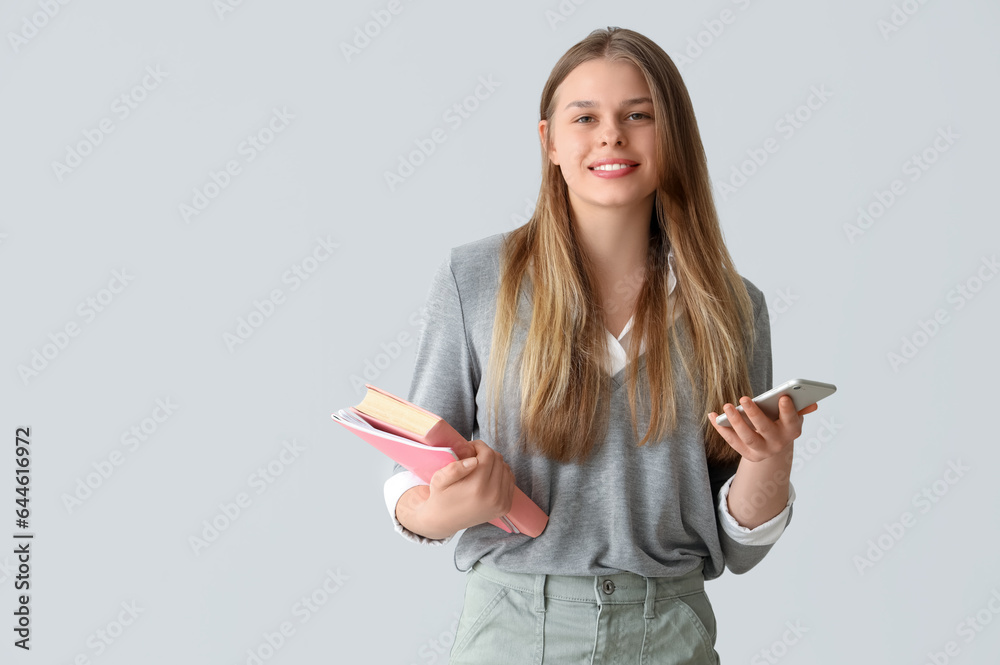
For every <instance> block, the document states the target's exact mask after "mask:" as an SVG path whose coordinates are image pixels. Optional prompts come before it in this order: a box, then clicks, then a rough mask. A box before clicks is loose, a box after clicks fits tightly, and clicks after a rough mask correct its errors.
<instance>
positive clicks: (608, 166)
mask: <svg viewBox="0 0 1000 665" xmlns="http://www.w3.org/2000/svg"><path fill="white" fill-rule="evenodd" d="M635 166H639V165H638V164H601V165H600V166H591V167H590V170H591V171H621V170H622V169H629V168H633V167H635Z"/></svg>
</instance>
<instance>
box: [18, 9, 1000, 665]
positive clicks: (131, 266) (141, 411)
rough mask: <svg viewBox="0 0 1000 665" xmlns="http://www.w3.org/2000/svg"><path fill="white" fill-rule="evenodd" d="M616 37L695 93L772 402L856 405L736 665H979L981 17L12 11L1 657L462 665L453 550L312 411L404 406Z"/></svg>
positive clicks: (731, 616)
mask: <svg viewBox="0 0 1000 665" xmlns="http://www.w3.org/2000/svg"><path fill="white" fill-rule="evenodd" d="M393 11H395V12H396V13H393ZM608 25H619V26H623V27H631V28H633V29H636V30H639V31H640V32H643V33H645V34H646V35H648V36H649V37H651V38H652V39H654V40H655V41H656V42H657V43H659V44H661V45H662V46H663V47H664V48H665V49H666V50H667V52H668V53H670V54H671V56H672V57H674V58H675V60H676V61H677V62H678V64H679V65H681V67H682V72H683V75H684V78H685V80H686V82H687V85H688V87H689V90H690V92H691V95H692V97H693V100H694V105H695V110H696V113H697V116H698V121H699V126H700V129H701V134H702V139H703V141H704V143H705V147H706V150H707V152H708V158H709V166H710V170H711V174H712V177H713V180H714V181H715V182H716V186H717V187H716V195H717V203H718V208H719V212H720V215H721V219H722V223H723V226H724V230H725V234H726V240H727V243H728V245H729V248H730V250H731V252H732V253H733V255H734V258H735V260H736V263H737V266H738V268H739V269H740V271H741V273H742V274H744V275H746V276H747V277H748V278H749V279H751V280H752V281H753V282H754V283H755V284H757V285H758V286H759V287H760V288H761V289H762V290H763V291H764V292H765V294H767V295H768V298H769V301H770V310H771V322H772V336H773V346H774V376H775V380H776V381H782V380H785V379H787V378H791V377H794V376H802V377H806V378H814V379H819V380H823V381H830V382H833V383H836V384H837V385H838V386H839V388H840V390H839V391H838V393H837V394H836V395H835V396H834V397H832V398H830V399H829V400H827V401H825V402H823V403H822V404H821V407H820V410H819V411H818V412H817V413H816V414H814V415H811V416H808V417H807V419H806V425H805V429H804V432H803V436H802V438H801V439H800V440H799V441H798V442H797V443H796V467H795V470H794V473H793V477H792V482H793V483H794V485H795V488H796V491H797V494H798V500H797V502H796V504H795V518H794V520H793V523H792V525H791V526H790V527H789V529H788V531H787V532H786V533H785V534H784V535H783V537H782V539H781V540H780V541H779V543H778V544H777V545H776V546H775V547H774V549H773V550H772V552H771V553H770V554H769V555H768V557H767V558H766V559H765V560H764V561H763V562H762V563H761V564H760V565H758V566H757V567H756V568H755V569H754V570H752V571H751V572H749V573H748V574H746V575H743V576H736V575H733V574H732V573H728V572H727V573H726V574H725V575H723V577H721V578H719V579H718V580H715V581H713V582H711V583H710V584H709V586H708V592H709V595H710V597H711V599H712V602H713V604H714V606H715V610H716V613H717V615H718V620H719V639H718V645H717V648H718V651H719V652H720V654H721V655H722V658H723V662H726V663H750V664H753V663H774V662H781V663H788V664H791V663H842V662H891V663H903V662H906V663H932V662H933V663H942V662H960V663H970V664H971V663H988V662H989V663H992V662H995V657H996V653H998V651H1000V617H998V616H997V614H998V613H1000V570H998V567H997V565H996V562H997V554H996V552H997V547H998V545H1000V536H998V533H997V520H996V514H997V507H998V502H997V498H996V497H997V490H996V483H995V482H993V480H994V478H993V476H994V469H995V467H996V465H997V463H998V462H1000V452H998V449H997V436H996V434H995V427H994V425H993V422H992V419H991V418H990V416H991V414H992V412H993V411H994V403H995V400H996V391H995V386H996V374H997V367H998V352H997V345H996V328H997V323H998V315H997V312H998V308H997V303H998V301H1000V279H994V278H995V277H996V273H997V270H998V266H997V264H996V259H997V254H998V253H1000V232H998V230H997V223H996V222H997V218H996V212H995V200H996V197H995V191H996V179H997V176H998V171H997V167H996V160H997V154H998V148H1000V146H998V141H997V139H998V129H997V124H996V107H997V102H998V101H1000V99H998V97H1000V96H998V94H997V89H996V80H997V73H998V67H997V65H998V59H1000V46H998V45H997V41H996V39H995V37H996V34H997V29H998V27H1000V9H998V6H997V4H996V3H994V2H988V1H985V0H980V1H972V0H965V1H953V2H947V3H946V2H926V1H925V2H917V1H916V0H902V1H895V2H890V1H889V0H879V1H878V2H861V1H860V0H850V1H847V2H811V3H800V2H792V1H791V0H781V1H770V2H764V1H762V0H739V1H734V2H730V1H729V0H715V1H713V2H702V3H680V2H672V3H649V2H644V3H625V2H615V3H612V2H599V1H598V0H591V1H589V2H581V1H580V0H562V1H561V2H558V1H556V0H552V1H551V2H540V3H537V2H535V3H527V2H521V3H488V4H487V3H463V2H455V1H452V2H435V3H430V2H412V1H411V0H400V2H398V3H396V2H388V1H382V0H379V1H376V2H356V3H337V4H336V5H334V4H333V3H330V4H327V3H320V2H301V1H299V2H284V3H276V2H262V1H260V0H246V1H245V2H238V1H237V0H229V2H227V0H219V1H218V2H214V3H213V2H212V1H211V0H199V1H197V2H193V1H187V2H172V3H166V2H162V3H155V4H154V3H129V2H122V1H120V0H119V1H112V0H91V1H88V2H71V3H68V4H61V3H60V2H59V1H58V0H12V1H10V2H5V3H4V4H3V8H2V10H0V29H2V32H3V33H4V44H3V45H2V46H0V95H2V97H0V98H2V104H0V141H2V142H0V155H2V161H0V169H2V171H0V183H2V188H3V191H2V208H0V209H2V216H0V283H2V302H0V304H2V312H3V317H4V321H3V326H2V333H0V334H2V349H3V353H4V359H5V360H4V363H3V372H2V373H0V390H2V393H0V400H2V402H0V403H2V411H0V413H2V419H0V425H2V432H3V438H4V441H6V443H5V444H4V446H3V447H2V450H3V452H2V453H0V477H3V478H4V480H3V482H2V483H0V498H2V501H0V516H2V519H0V540H2V541H3V543H5V544H3V546H2V547H0V566H2V567H0V599H2V600H0V607H2V608H3V616H5V617H7V618H6V619H5V620H4V621H3V622H0V623H2V627H3V632H2V634H3V635H4V638H3V644H2V646H0V650H2V651H0V653H2V654H3V655H2V656H0V660H2V661H3V662H15V663H28V662H32V663H58V664H69V663H87V662H92V663H101V664H102V665H104V664H107V665H111V664H113V663H140V662H141V663H176V662H188V663H213V664H217V663H247V662H251V663H252V662H256V661H255V660H254V658H253V657H252V656H251V655H250V654H252V653H256V654H257V657H258V658H259V659H260V661H261V662H268V663H318V662H345V663H348V662H350V663H358V662H370V663H386V664H399V665H409V664H413V663H432V662H444V661H445V659H446V653H447V646H448V645H449V644H450V642H451V640H452V636H453V635H454V630H455V621H456V619H457V616H458V613H459V611H460V609H461V602H462V591H463V589H464V578H463V575H461V574H460V573H458V572H457V571H456V570H455V568H454V565H453V562H452V552H453V544H452V545H448V546H446V547H444V548H422V547H419V546H416V545H414V544H411V543H408V542H406V541H404V540H403V539H402V538H400V537H399V536H397V535H396V534H395V533H393V531H392V529H391V527H390V523H389V517H388V515H387V513H386V509H385V506H384V504H383V499H382V483H383V481H384V479H385V478H386V477H387V476H388V475H389V474H390V471H391V463H390V462H388V461H387V460H385V459H383V458H382V457H380V456H379V455H378V454H377V453H375V452H374V451H373V450H371V449H369V448H368V447H367V446H365V445H364V444H363V443H361V442H360V440H357V439H355V438H354V437H352V436H351V435H350V434H349V433H347V432H345V431H344V430H342V429H341V428H339V427H338V426H337V425H336V424H334V423H333V422H332V421H331V419H330V416H329V414H330V413H331V412H333V411H335V410H336V409H338V408H342V407H346V406H348V405H351V404H354V403H356V402H357V401H358V400H359V398H360V396H361V391H360V390H359V389H358V385H359V382H361V381H365V380H369V381H372V382H373V383H376V384H378V385H380V386H382V387H384V388H386V389H389V390H392V391H394V392H399V393H402V394H405V393H406V392H407V390H408V387H409V380H410V373H411V369H412V365H413V359H414V352H415V340H416V337H417V335H418V334H419V332H420V324H421V314H420V308H421V306H422V304H423V301H424V298H425V296H426V294H427V289H428V287H429V285H430V278H431V275H432V273H433V270H434V268H435V267H436V266H437V265H438V264H439V263H440V261H441V260H443V259H444V257H445V256H446V254H447V251H448V249H449V248H450V247H452V246H455V245H458V244H461V243H464V242H467V241H471V240H474V239H477V238H481V237H483V236H486V235H490V234H492V233H496V232H499V231H502V230H506V229H510V228H513V227H514V226H516V225H517V224H519V223H521V221H523V220H524V219H525V218H526V216H527V213H528V212H530V207H531V204H532V202H533V201H534V197H535V196H536V194H537V188H538V183H539V150H538V145H537V133H536V122H537V119H538V117H537V114H538V110H537V109H538V99H539V97H540V94H541V89H542V85H543V83H544V81H545V79H546V77H547V75H548V73H549V71H550V69H551V67H552V66H553V65H554V64H555V61H556V60H557V59H558V57H559V56H560V55H561V54H562V53H563V52H564V51H565V50H566V49H567V48H568V47H569V46H571V45H572V44H574V43H575V42H576V41H578V40H579V39H581V38H583V37H584V36H585V35H586V34H587V33H588V32H589V31H590V30H592V29H594V28H597V27H604V26H608ZM366 33H367V34H366ZM477 92H478V98H477V96H476V95H477ZM456 104H457V105H459V108H460V109H461V111H459V110H456V109H455V108H454V105H456ZM435 132H436V133H435ZM434 137H436V138H437V139H438V140H437V142H435V141H434ZM442 139H443V140H442ZM431 144H433V147H434V150H433V152H431V151H430V145H431ZM421 146H423V147H422V148H421ZM413 151H418V152H417V153H414V152H413ZM420 151H423V152H424V153H429V154H421V153H420ZM765 157H766V160H765ZM404 163H408V166H404V165H403V164H404ZM414 164H416V166H413V165H414ZM408 167H413V168H412V172H411V170H410V168H408ZM387 172H390V173H395V174H396V175H397V176H398V177H399V178H400V181H394V182H391V183H390V182H389V181H388V180H387V178H386V175H385V174H386V173H387ZM404 176H405V177H404ZM724 185H728V187H729V189H727V188H726V186H724ZM859 210H860V211H866V212H867V215H868V217H862V216H861V213H860V212H859ZM890 354H896V356H893V355H890ZM366 371H367V375H366ZM352 377H353V378H352ZM24 426H30V428H31V443H30V448H31V455H30V460H31V467H30V468H31V494H30V504H29V505H30V511H31V514H30V524H29V527H28V529H27V530H23V529H19V528H17V527H16V525H15V509H17V508H18V506H17V505H16V504H15V499H16V498H18V496H17V495H16V494H15V493H14V489H15V485H14V482H13V478H14V466H15V445H14V443H15V429H16V428H17V427H24ZM133 429H134V430H135V432H133ZM956 469H957V470H956ZM213 522H214V524H215V526H214V527H211V528H209V525H210V524H212V523H213ZM212 529H216V530H215V531H214V532H213V530H212ZM26 532H31V533H34V534H35V539H34V541H33V544H32V558H31V569H30V584H31V589H30V594H31V629H32V632H31V642H30V644H31V647H32V649H31V651H30V652H27V653H26V652H24V651H22V650H21V649H18V648H15V647H14V646H13V642H14V639H15V635H14V633H13V631H12V630H11V627H12V626H13V624H14V621H13V619H12V616H13V615H12V612H13V611H14V610H15V607H16V603H15V601H16V597H17V595H19V593H20V592H18V591H16V590H15V584H16V582H17V579H16V575H17V561H16V560H15V559H16V557H15V556H14V554H13V549H14V546H15V539H14V538H13V535H14V534H15V533H26ZM192 538H200V539H203V542H201V543H199V542H197V541H193V540H192ZM307 602H308V603H311V604H307ZM283 625H284V629H285V634H284V635H282V634H281V631H282V626H283ZM793 628H794V630H793Z"/></svg>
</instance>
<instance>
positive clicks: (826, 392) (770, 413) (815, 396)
mask: <svg viewBox="0 0 1000 665" xmlns="http://www.w3.org/2000/svg"><path fill="white" fill-rule="evenodd" d="M835 392H837V386H835V385H833V384H832V383H822V382H820V381H809V380H807V379H792V380H791V381H785V382H784V383H782V384H781V385H780V386H776V387H775V388H772V389H771V390H768V391H767V392H766V393H762V394H760V395H757V396H756V397H754V398H753V401H754V404H756V405H757V406H758V407H760V410H761V411H763V412H764V413H765V414H767V417H768V418H770V419H771V420H777V419H778V415H779V412H778V399H779V398H780V397H781V396H782V395H788V396H789V397H791V398H792V403H793V404H794V405H795V410H796V411H801V410H802V409H804V408H806V407H807V406H809V405H810V404H815V403H816V402H818V401H820V400H821V399H823V398H824V397H829V396H830V395H832V394H833V393H835ZM736 410H737V411H739V412H740V414H741V415H742V416H743V420H745V421H746V423H747V425H750V427H753V423H752V422H750V419H749V418H748V417H747V416H746V414H745V413H743V407H742V406H739V405H737V406H736ZM715 424H717V425H721V426H722V427H732V425H730V424H729V418H727V417H726V414H724V413H723V414H722V415H720V416H719V417H718V418H716V419H715ZM754 429H756V428H754Z"/></svg>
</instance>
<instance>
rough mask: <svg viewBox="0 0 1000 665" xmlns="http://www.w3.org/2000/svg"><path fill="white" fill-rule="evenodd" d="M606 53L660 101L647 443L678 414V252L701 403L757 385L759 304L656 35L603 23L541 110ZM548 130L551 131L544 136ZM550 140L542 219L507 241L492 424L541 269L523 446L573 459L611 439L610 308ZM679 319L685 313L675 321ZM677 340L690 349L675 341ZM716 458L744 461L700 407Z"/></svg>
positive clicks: (525, 386)
mask: <svg viewBox="0 0 1000 665" xmlns="http://www.w3.org/2000/svg"><path fill="white" fill-rule="evenodd" d="M596 58H606V59H608V60H611V61H621V60H624V61H628V62H631V63H632V64H633V65H635V66H636V67H638V69H639V70H640V71H641V72H642V74H643V76H644V77H645V79H646V83H647V84H648V86H649V90H650V92H651V97H652V100H653V114H654V121H655V127H656V136H657V144H658V145H657V161H658V164H660V165H661V166H660V174H659V181H658V184H657V189H656V196H655V199H656V200H655V203H654V207H653V215H652V219H651V220H650V246H649V254H648V256H647V261H646V269H645V280H644V283H643V284H642V285H641V287H640V291H639V294H638V297H637V301H636V305H635V314H634V321H633V327H632V332H631V335H632V340H633V341H632V343H631V344H630V345H629V351H628V359H627V364H626V373H625V378H626V383H627V386H628V401H629V407H630V409H631V413H632V429H633V432H635V434H636V438H638V427H637V416H636V409H637V403H638V400H639V399H640V398H641V397H643V396H642V395H641V394H640V386H639V385H638V371H637V367H638V363H637V361H638V358H639V346H640V344H639V340H642V339H644V340H645V347H646V348H645V354H646V359H645V360H646V371H647V375H648V379H649V384H648V395H646V396H645V397H646V398H648V397H649V396H653V397H656V399H650V412H649V418H650V421H649V429H648V430H647V432H646V433H645V435H644V436H643V438H642V440H641V441H640V442H639V445H645V444H646V443H647V442H650V441H658V440H660V439H662V438H663V437H664V436H665V435H666V434H667V433H669V432H671V431H673V429H674V428H675V426H676V423H677V404H676V399H675V395H674V390H675V386H674V385H673V378H672V377H673V374H672V369H671V368H672V363H673V362H674V359H673V358H671V353H670V340H671V339H676V332H675V331H676V327H675V326H673V325H672V321H673V320H674V317H673V316H672V315H671V313H670V312H668V298H667V295H668V282H667V277H668V266H667V254H668V252H669V251H670V249H671V248H673V252H674V261H675V263H674V267H675V270H676V277H677V286H676V290H675V291H674V296H675V298H676V300H677V306H678V307H679V308H680V313H679V317H683V321H684V322H685V323H686V324H687V326H688V328H689V330H690V332H691V342H692V349H691V353H690V355H691V356H692V357H690V358H688V357H686V355H687V354H685V353H680V361H681V363H682V365H683V367H684V369H685V371H686V372H687V376H688V378H689V380H690V381H691V384H692V387H693V390H694V397H693V400H694V401H693V403H694V405H695V407H696V408H697V407H698V405H699V404H700V405H701V408H702V414H707V413H708V412H709V411H719V410H720V409H721V406H722V404H724V403H725V402H727V401H728V402H733V401H735V400H736V399H737V398H738V397H739V396H741V395H750V394H751V392H750V391H751V386H750V378H749V372H748V362H747V358H748V355H747V354H748V353H750V352H751V350H752V345H753V339H752V334H753V304H752V302H751V299H750V296H749V294H748V293H747V289H746V286H745V285H744V283H743V281H742V279H741V277H740V276H739V274H738V273H737V272H736V268H735V266H734V264H733V260H732V258H731V257H730V255H729V252H728V250H727V249H726V246H725V243H724V241H723V238H722V231H721V229H720V227H719V220H718V216H717V213H716V210H715V204H714V202H713V199H712V192H711V183H710V180H709V174H708V164H707V159H706V157H705V149H704V147H703V146H702V143H701V137H700V135H699V133H698V124H697V121H696V120H695V115H694V109H693V107H692V104H691V99H690V97H689V95H688V92H687V89H686V87H685V85H684V82H683V81H682V79H681V76H680V72H678V70H677V67H676V66H675V65H674V63H673V61H672V60H671V59H670V57H669V56H668V55H667V54H666V53H665V52H664V51H663V50H662V49H661V48H660V47H659V46H657V45H656V44H655V43H653V42H652V41H651V40H649V39H648V38H647V37H644V36H643V35H641V34H639V33H637V32H634V31H632V30H626V29H622V28H609V29H607V30H595V31H594V32H592V33H590V35H589V36H588V37H586V38H585V39H584V40H582V41H581V42H579V43H578V44H576V45H575V46H573V47H572V48H571V49H570V50H569V51H567V52H566V53H565V54H564V55H563V57H562V58H560V60H559V62H557V63H556V65H555V67H554V68H553V69H552V73H551V74H550V75H549V79H548V81H547V82H546V83H545V88H544V89H543V91H542V99H541V105H540V109H539V113H540V117H541V119H542V120H548V119H551V118H552V116H553V112H554V110H555V109H554V104H555V93H556V89H557V88H558V86H559V84H560V83H561V82H562V81H563V79H565V78H566V76H567V75H569V73H570V72H571V71H573V69H575V68H576V67H577V66H578V65H580V64H581V63H583V62H586V61H588V60H593V59H596ZM546 141H551V132H547V133H546ZM546 148H547V146H544V145H543V146H542V184H541V188H540V191H539V194H538V202H537V204H536V207H535V212H534V214H533V215H532V217H531V219H530V220H529V221H528V222H527V223H526V224H524V225H523V226H521V227H518V228H517V229H515V230H514V231H512V232H510V233H509V234H508V235H507V237H506V238H505V241H504V244H503V248H502V250H501V276H500V288H499V292H498V295H497V312H496V320H495V324H494V329H493V342H492V350H491V353H490V361H489V371H488V376H489V377H490V382H489V391H490V393H489V394H491V395H492V413H493V414H494V417H495V419H494V432H497V431H498V430H497V428H498V423H499V421H500V404H501V395H502V394H503V382H504V375H505V373H506V372H505V368H506V365H507V360H508V356H509V355H510V351H511V340H512V335H513V330H514V326H515V323H516V318H517V304H518V300H519V298H520V294H521V291H522V281H523V280H524V278H525V277H529V278H530V288H531V294H532V297H531V299H532V312H531V321H530V326H529V330H528V335H527V340H526V342H525V346H524V348H523V350H522V353H521V357H520V388H521V391H520V393H521V404H520V422H521V431H522V434H523V436H522V439H521V441H520V442H518V443H519V445H520V446H521V447H522V450H527V449H534V450H536V451H538V452H540V453H541V454H543V455H545V456H547V457H549V458H552V459H555V460H558V461H563V462H568V461H576V462H579V461H582V460H583V459H585V458H586V457H587V456H588V455H589V454H590V452H591V451H592V450H593V448H594V446H595V444H596V443H597V442H598V441H600V440H601V439H603V437H604V434H605V432H606V427H607V417H608V409H607V407H608V403H609V401H610V390H611V377H610V376H608V374H607V372H606V371H605V370H604V369H603V359H604V358H605V356H606V354H607V339H606V335H607V333H606V327H605V313H606V310H605V306H603V305H602V303H601V302H600V300H599V298H598V297H597V289H596V287H597V285H596V283H595V278H594V276H593V272H592V269H591V266H590V262H589V260H588V258H587V257H586V256H585V254H584V252H583V251H582V250H581V248H580V246H579V244H578V243H577V241H576V239H575V235H574V234H575V231H574V228H573V225H572V223H571V221H570V216H569V200H568V197H567V187H566V182H565V180H564V179H563V177H562V174H561V171H560V168H559V166H557V165H555V164H553V163H552V162H551V161H550V160H549V156H548V150H547V149H546ZM677 323H678V324H679V323H681V319H680V318H678V320H677ZM677 348H678V349H679V350H680V349H681V347H680V346H677ZM702 419H703V425H704V432H705V442H706V455H707V458H708V460H709V461H710V462H713V463H730V462H733V461H736V460H738V459H739V458H740V455H739V453H737V452H736V451H735V450H733V449H732V448H731V447H730V446H729V444H727V443H726V442H725V440H723V439H722V437H721V436H719V434H718V433H717V432H716V431H715V430H714V428H713V427H712V425H711V424H710V423H709V422H708V418H707V417H705V416H702Z"/></svg>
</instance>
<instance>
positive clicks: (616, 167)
mask: <svg viewBox="0 0 1000 665" xmlns="http://www.w3.org/2000/svg"><path fill="white" fill-rule="evenodd" d="M638 167H639V165H638V164H637V163H635V162H632V161H629V160H625V159H615V160H604V161H601V162H597V163H596V164H595V165H594V166H588V167H587V168H588V169H590V172H591V173H593V174H594V175H596V176H597V177H598V178H622V177H624V176H627V175H628V174H630V173H632V172H633V171H635V170H636V169H637V168H638Z"/></svg>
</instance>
